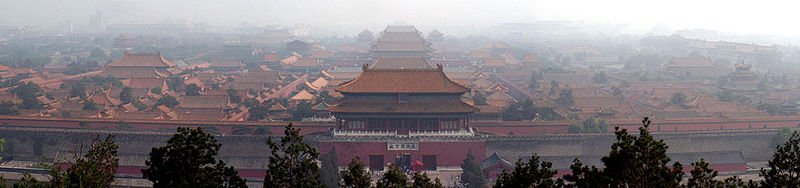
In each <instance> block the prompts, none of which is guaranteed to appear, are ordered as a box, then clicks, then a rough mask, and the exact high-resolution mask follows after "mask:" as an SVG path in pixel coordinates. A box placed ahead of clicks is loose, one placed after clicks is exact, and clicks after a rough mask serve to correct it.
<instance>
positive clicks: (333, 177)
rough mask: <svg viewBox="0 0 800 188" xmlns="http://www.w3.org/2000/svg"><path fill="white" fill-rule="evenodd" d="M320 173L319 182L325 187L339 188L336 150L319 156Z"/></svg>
mask: <svg viewBox="0 0 800 188" xmlns="http://www.w3.org/2000/svg"><path fill="white" fill-rule="evenodd" d="M319 158H320V162H321V164H320V171H319V181H320V182H322V184H323V185H325V187H328V188H336V187H339V180H340V178H339V167H338V166H336V161H337V160H338V159H337V157H336V148H335V147H334V148H333V149H331V151H330V152H328V154H324V155H320V157H319Z"/></svg>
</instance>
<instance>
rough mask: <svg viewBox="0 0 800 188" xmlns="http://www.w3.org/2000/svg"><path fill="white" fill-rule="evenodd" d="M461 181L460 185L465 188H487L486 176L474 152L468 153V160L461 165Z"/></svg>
mask: <svg viewBox="0 0 800 188" xmlns="http://www.w3.org/2000/svg"><path fill="white" fill-rule="evenodd" d="M461 170H462V171H461V180H459V184H461V186H462V187H465V188H484V187H486V182H487V181H486V175H484V174H483V170H481V165H480V164H479V163H478V161H476V160H475V156H473V155H472V151H469V152H468V153H467V158H465V159H464V162H462V163H461Z"/></svg>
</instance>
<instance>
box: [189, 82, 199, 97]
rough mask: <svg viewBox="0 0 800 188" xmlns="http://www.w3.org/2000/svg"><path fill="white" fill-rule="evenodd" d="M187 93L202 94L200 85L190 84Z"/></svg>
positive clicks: (191, 94) (192, 94)
mask: <svg viewBox="0 0 800 188" xmlns="http://www.w3.org/2000/svg"><path fill="white" fill-rule="evenodd" d="M186 95H187V96H200V86H197V84H189V85H188V86H186Z"/></svg>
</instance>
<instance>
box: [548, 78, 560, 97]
mask: <svg viewBox="0 0 800 188" xmlns="http://www.w3.org/2000/svg"><path fill="white" fill-rule="evenodd" d="M556 90H558V82H557V81H556V80H553V81H550V92H549V93H548V95H551V96H552V95H556Z"/></svg>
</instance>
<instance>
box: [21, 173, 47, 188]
mask: <svg viewBox="0 0 800 188" xmlns="http://www.w3.org/2000/svg"><path fill="white" fill-rule="evenodd" d="M12 187H14V188H47V187H50V186H49V185H48V184H47V182H42V181H39V180H36V178H33V176H31V174H29V173H27V172H24V173H22V178H20V180H19V182H17V183H15V184H14V186H12Z"/></svg>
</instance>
